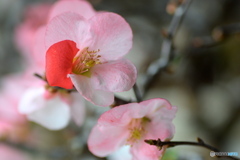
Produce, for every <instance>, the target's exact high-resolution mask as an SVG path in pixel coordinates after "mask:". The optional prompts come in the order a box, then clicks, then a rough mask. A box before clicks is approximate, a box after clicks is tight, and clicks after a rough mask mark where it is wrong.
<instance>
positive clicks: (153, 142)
mask: <svg viewBox="0 0 240 160" xmlns="http://www.w3.org/2000/svg"><path fill="white" fill-rule="evenodd" d="M145 142H146V143H148V144H150V145H154V146H157V147H158V148H159V149H162V147H163V146H168V147H175V146H179V145H193V146H199V147H204V148H207V149H209V150H211V151H214V152H220V151H219V150H218V149H217V148H215V147H213V146H211V145H209V144H206V143H205V142H204V141H203V140H202V139H200V138H198V142H189V141H167V142H162V141H161V140H160V139H158V140H153V139H149V140H145ZM217 157H219V158H220V157H222V158H229V159H233V160H240V159H239V158H238V157H232V156H217Z"/></svg>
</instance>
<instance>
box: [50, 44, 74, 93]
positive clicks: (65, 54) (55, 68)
mask: <svg viewBox="0 0 240 160" xmlns="http://www.w3.org/2000/svg"><path fill="white" fill-rule="evenodd" d="M77 52H78V49H77V48H76V43H75V42H73V41H69V40H65V41H61V42H58V43H55V44H54V45H52V46H51V47H50V48H49V49H48V50H47V54H46V77H47V81H48V83H49V85H50V86H58V87H62V88H66V89H72V87H73V85H72V82H71V80H70V79H69V78H68V77H67V75H68V74H70V73H71V72H72V62H73V58H74V56H75V55H76V53H77Z"/></svg>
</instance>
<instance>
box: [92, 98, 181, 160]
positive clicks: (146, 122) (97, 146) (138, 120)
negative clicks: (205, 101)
mask: <svg viewBox="0 0 240 160" xmlns="http://www.w3.org/2000/svg"><path fill="white" fill-rule="evenodd" d="M176 111H177V108H176V107H174V106H171V104H170V103H169V102H168V101H166V100H164V99H160V98H155V99H150V100H146V101H143V102H140V103H129V104H126V105H122V106H118V107H115V108H113V109H111V110H109V111H107V112H105V113H103V114H102V115H101V117H100V118H99V120H98V123H97V125H96V126H95V127H94V128H93V129H92V131H91V133H90V136H89V139H88V147H89V150H90V151H91V152H92V153H93V154H94V155H96V156H100V157H104V156H107V155H109V154H110V153H112V152H114V151H116V150H117V149H119V148H120V147H121V146H123V145H130V146H131V149H130V152H131V154H132V156H133V159H134V160H158V159H160V158H161V157H162V155H163V153H164V151H165V148H164V147H163V148H162V149H161V150H159V149H158V148H157V147H155V146H151V145H149V144H147V143H145V142H144V140H145V139H158V138H159V139H161V140H162V141H168V140H170V139H171V138H172V137H173V135H174V132H175V131H174V125H173V124H172V120H173V118H174V117H175V113H176Z"/></svg>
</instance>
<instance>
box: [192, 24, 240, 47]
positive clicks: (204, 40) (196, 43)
mask: <svg viewBox="0 0 240 160" xmlns="http://www.w3.org/2000/svg"><path fill="white" fill-rule="evenodd" d="M238 33H240V23H233V24H229V25H224V26H219V27H216V28H215V29H213V31H212V35H211V36H206V37H199V38H195V39H194V40H193V42H192V44H193V47H195V48H205V47H213V46H216V45H219V44H220V43H222V42H224V41H225V40H227V39H228V38H229V37H230V36H232V35H233V34H238Z"/></svg>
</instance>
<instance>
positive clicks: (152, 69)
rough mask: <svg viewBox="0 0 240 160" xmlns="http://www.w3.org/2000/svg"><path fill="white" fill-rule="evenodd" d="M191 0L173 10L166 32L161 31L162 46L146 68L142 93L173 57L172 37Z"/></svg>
mask: <svg viewBox="0 0 240 160" xmlns="http://www.w3.org/2000/svg"><path fill="white" fill-rule="evenodd" d="M191 2H192V0H186V1H184V2H183V3H182V4H181V5H180V6H179V7H178V8H177V10H176V11H175V14H174V16H173V18H172V21H171V23H170V26H169V28H168V30H167V31H166V32H164V31H163V32H162V33H163V35H165V36H164V40H163V43H162V48H161V52H160V54H161V55H160V56H161V57H160V58H159V59H158V60H156V61H154V62H153V63H152V64H151V65H150V66H149V67H148V69H147V73H146V76H145V79H144V80H143V85H144V86H143V93H144V94H146V92H147V90H148V89H149V86H150V84H151V83H152V81H153V80H154V79H155V77H156V76H157V75H158V73H160V72H161V71H162V70H164V69H165V68H166V67H167V66H168V64H169V62H170V60H171V59H173V55H172V54H173V52H172V50H173V37H174V36H175V34H176V32H177V29H178V27H179V26H180V24H181V22H182V19H183V17H184V15H185V13H186V11H187V9H188V7H189V6H190V4H191Z"/></svg>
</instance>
